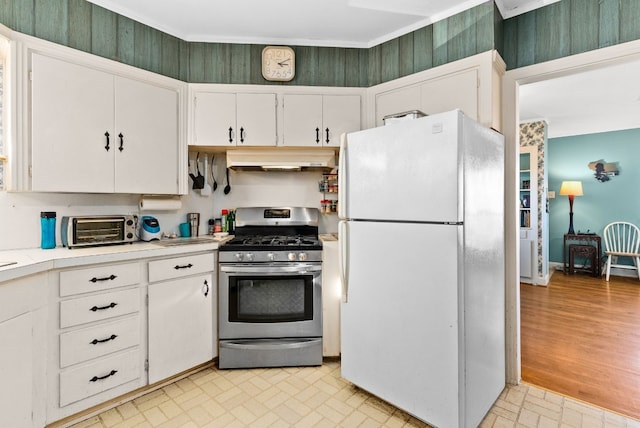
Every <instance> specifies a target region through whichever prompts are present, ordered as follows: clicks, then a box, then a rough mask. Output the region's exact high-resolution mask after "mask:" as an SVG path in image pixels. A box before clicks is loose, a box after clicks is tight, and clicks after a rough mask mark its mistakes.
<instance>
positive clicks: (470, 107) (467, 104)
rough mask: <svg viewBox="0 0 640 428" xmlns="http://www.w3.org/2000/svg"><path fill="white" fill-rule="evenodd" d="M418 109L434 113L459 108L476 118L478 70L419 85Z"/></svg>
mask: <svg viewBox="0 0 640 428" xmlns="http://www.w3.org/2000/svg"><path fill="white" fill-rule="evenodd" d="M420 90H421V92H422V100H421V105H420V110H421V111H422V112H424V113H426V114H436V113H442V112H445V111H449V110H453V109H460V110H462V111H463V112H464V114H466V115H467V116H468V117H470V118H471V119H473V120H478V71H477V70H467V71H463V72H460V73H456V74H452V75H449V76H445V77H442V78H439V79H433V80H430V81H428V82H426V83H424V84H423V85H421V87H420Z"/></svg>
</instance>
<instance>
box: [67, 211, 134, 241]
mask: <svg viewBox="0 0 640 428" xmlns="http://www.w3.org/2000/svg"><path fill="white" fill-rule="evenodd" d="M137 223H138V216H136V215H109V216H83V217H77V216H69V217H62V221H61V223H60V237H61V239H62V245H63V246H65V247H68V248H74V247H89V246H94V245H113V244H125V243H132V242H134V241H137V240H138V237H137V236H136V226H137Z"/></svg>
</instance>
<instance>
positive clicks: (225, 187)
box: [224, 168, 231, 195]
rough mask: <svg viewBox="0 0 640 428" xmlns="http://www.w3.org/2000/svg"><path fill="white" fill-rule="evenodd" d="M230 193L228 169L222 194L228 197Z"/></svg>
mask: <svg viewBox="0 0 640 428" xmlns="http://www.w3.org/2000/svg"><path fill="white" fill-rule="evenodd" d="M230 191H231V183H229V168H227V185H226V186H224V194H225V195H228V194H229V192H230Z"/></svg>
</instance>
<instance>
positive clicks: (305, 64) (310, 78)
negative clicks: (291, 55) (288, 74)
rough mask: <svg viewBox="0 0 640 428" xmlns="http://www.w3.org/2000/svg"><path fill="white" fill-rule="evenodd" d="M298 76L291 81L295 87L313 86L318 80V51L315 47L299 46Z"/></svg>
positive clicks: (297, 59)
mask: <svg viewBox="0 0 640 428" xmlns="http://www.w3.org/2000/svg"><path fill="white" fill-rule="evenodd" d="M294 49H295V51H296V76H295V77H294V79H293V80H292V81H291V83H292V84H294V85H300V86H306V85H313V83H314V82H316V81H317V78H318V72H319V71H318V60H319V58H318V49H317V48H315V47H313V46H297V47H295V48H294Z"/></svg>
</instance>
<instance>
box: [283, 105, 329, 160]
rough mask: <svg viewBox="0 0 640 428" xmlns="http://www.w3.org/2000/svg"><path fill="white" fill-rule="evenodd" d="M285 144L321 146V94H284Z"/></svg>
mask: <svg viewBox="0 0 640 428" xmlns="http://www.w3.org/2000/svg"><path fill="white" fill-rule="evenodd" d="M283 108H284V130H283V144H284V145H285V146H314V147H320V146H322V95H298V94H293V95H285V96H284V106H283Z"/></svg>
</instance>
